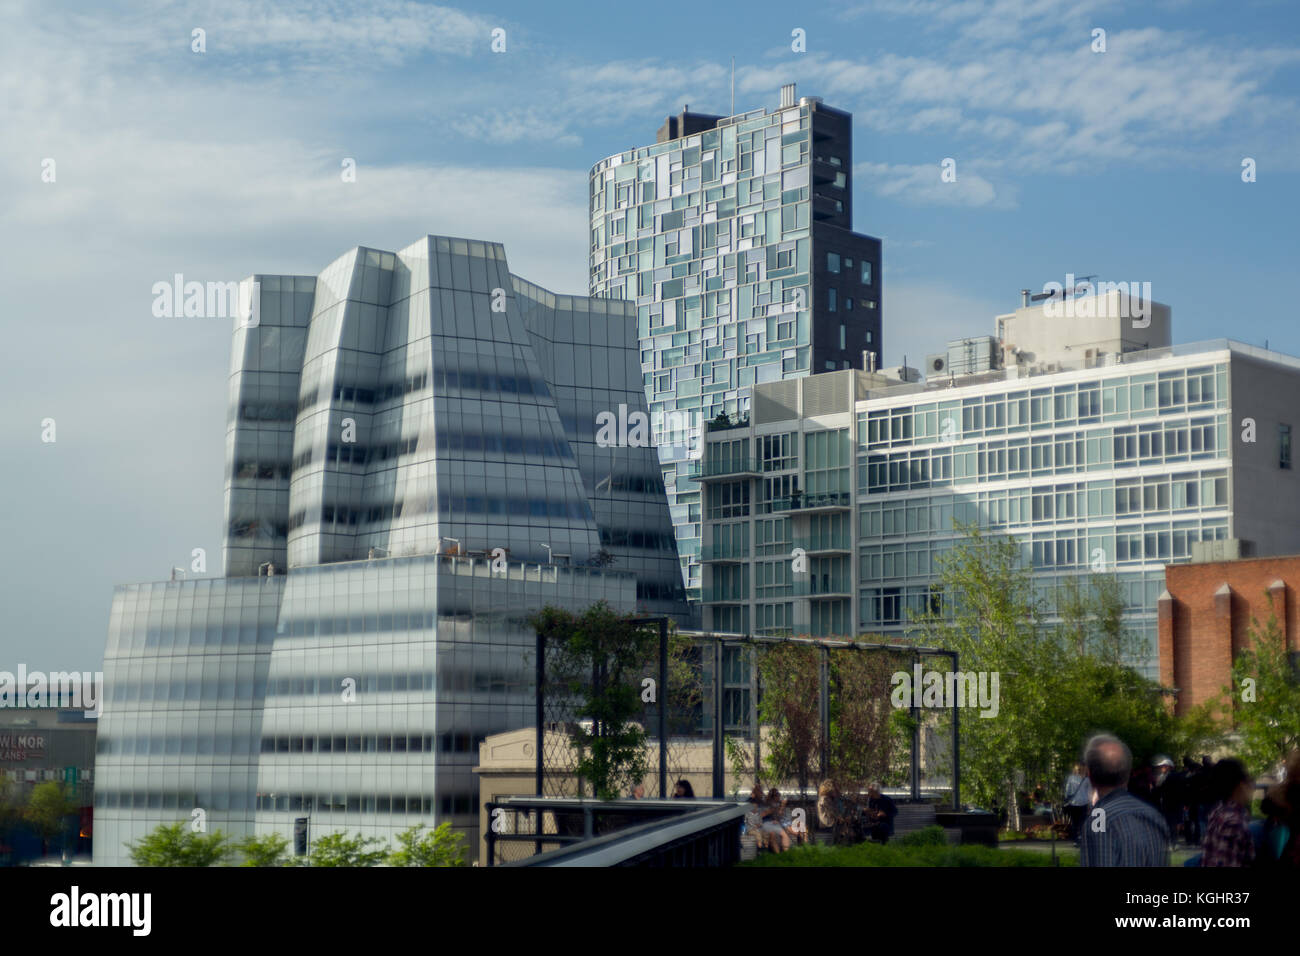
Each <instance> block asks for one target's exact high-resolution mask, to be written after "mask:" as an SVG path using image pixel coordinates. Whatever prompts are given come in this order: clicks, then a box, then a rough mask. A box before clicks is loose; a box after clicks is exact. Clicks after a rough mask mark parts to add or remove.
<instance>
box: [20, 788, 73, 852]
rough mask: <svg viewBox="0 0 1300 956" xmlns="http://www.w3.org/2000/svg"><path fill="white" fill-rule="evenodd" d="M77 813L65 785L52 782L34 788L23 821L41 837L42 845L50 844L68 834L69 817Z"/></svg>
mask: <svg viewBox="0 0 1300 956" xmlns="http://www.w3.org/2000/svg"><path fill="white" fill-rule="evenodd" d="M76 812H77V805H76V804H75V803H74V802H73V800H72V796H71V794H69V793H68V791H67V789H66V788H65V787H64V786H63V784H61V783H58V782H56V781H53V780H51V781H48V782H47V783H38V784H37V785H36V786H35V787H33V788H32V795H31V797H29V798H28V801H27V807H26V809H24V810H23V819H24V820H26V821H27V822H28V823H29V824H31V825H32V827H33V828H34V829H35V830H36V832H37V833H39V834H40V835H41V841H42V843H48V842H49V841H50V839H51V838H53V837H55V836H60V835H63V834H64V833H65V832H66V828H67V818H68V815H69V814H71V813H76Z"/></svg>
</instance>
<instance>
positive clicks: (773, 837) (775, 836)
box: [763, 787, 790, 853]
mask: <svg viewBox="0 0 1300 956" xmlns="http://www.w3.org/2000/svg"><path fill="white" fill-rule="evenodd" d="M784 812H785V801H784V800H782V799H781V791H780V790H778V789H776V787H773V788H772V789H771V790H769V791H768V792H767V804H766V806H764V808H763V832H764V833H765V834H767V845H768V848H769V849H771V850H772V851H773V852H774V853H781V852H783V851H785V850H788V849H790V831H789V830H788V829H786V827H785V825H784V824H783V822H782V819H781V817H782V815H783V814H784Z"/></svg>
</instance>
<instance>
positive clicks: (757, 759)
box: [749, 644, 763, 784]
mask: <svg viewBox="0 0 1300 956" xmlns="http://www.w3.org/2000/svg"><path fill="white" fill-rule="evenodd" d="M762 729H763V728H762V727H761V726H759V722H758V645H757V644H751V645H750V646H749V732H750V735H751V736H752V737H753V739H754V783H755V784H757V783H758V778H759V770H760V768H761V767H762V766H763V751H762V745H761V744H760V743H759V739H758V738H759V735H760V734H761V733H762Z"/></svg>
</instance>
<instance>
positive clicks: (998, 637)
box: [913, 527, 1064, 829]
mask: <svg viewBox="0 0 1300 956" xmlns="http://www.w3.org/2000/svg"><path fill="white" fill-rule="evenodd" d="M959 530H962V531H964V532H965V535H966V537H965V539H964V540H961V541H958V542H957V544H956V545H955V547H954V548H953V549H952V550H951V551H949V552H947V553H946V554H944V555H942V556H940V557H939V559H938V571H939V578H940V581H941V592H940V593H941V595H942V601H941V606H940V607H939V608H938V609H935V608H933V607H932V608H930V609H928V610H927V611H926V612H925V613H924V614H921V615H918V616H915V617H914V618H913V622H914V624H915V625H916V626H917V627H918V629H919V630H920V632H921V634H922V635H923V636H924V639H925V641H926V643H930V644H935V645H938V646H940V647H945V648H947V649H950V650H955V651H956V652H957V653H958V658H959V659H958V664H959V667H960V669H961V670H962V671H987V672H990V673H996V674H998V677H999V709H998V715H997V716H996V717H993V718H979V717H974V718H968V719H965V720H962V721H961V760H962V783H963V787H964V789H965V792H966V793H967V794H969V795H970V796H971V797H972V798H973V799H974V800H975V801H976V802H978V803H981V804H983V805H985V806H997V805H1001V806H1005V807H1006V808H1007V817H1008V823H1009V824H1010V825H1011V826H1012V827H1013V828H1016V829H1018V828H1019V822H1020V819H1019V801H1018V800H1017V799H1016V775H1017V771H1019V772H1021V773H1025V774H1026V775H1032V774H1034V773H1036V772H1041V771H1042V769H1044V768H1045V767H1046V766H1047V765H1048V764H1050V756H1049V755H1050V746H1049V745H1048V744H1047V743H1046V739H1047V736H1048V733H1047V731H1048V727H1047V724H1048V721H1049V720H1050V713H1051V702H1052V700H1053V698H1054V696H1056V695H1057V694H1058V692H1059V690H1060V688H1059V686H1058V685H1059V682H1060V677H1061V672H1062V670H1063V663H1064V655H1063V654H1062V653H1061V646H1062V644H1063V641H1058V640H1053V638H1052V635H1051V632H1050V631H1049V630H1048V629H1046V628H1045V627H1044V626H1043V612H1042V608H1041V606H1040V604H1039V601H1038V598H1037V596H1036V594H1035V592H1034V588H1033V583H1032V579H1031V577H1030V573H1029V569H1028V568H1026V567H1025V566H1024V565H1023V563H1022V558H1021V552H1020V548H1019V546H1018V544H1017V543H1016V541H1015V540H1014V539H1013V538H1010V537H1003V536H989V535H986V534H983V533H982V532H981V531H980V530H979V528H977V527H961V528H959Z"/></svg>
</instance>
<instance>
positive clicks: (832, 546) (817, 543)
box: [792, 535, 853, 554]
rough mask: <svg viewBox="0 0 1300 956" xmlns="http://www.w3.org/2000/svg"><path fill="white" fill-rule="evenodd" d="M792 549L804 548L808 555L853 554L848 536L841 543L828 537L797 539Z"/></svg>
mask: <svg viewBox="0 0 1300 956" xmlns="http://www.w3.org/2000/svg"><path fill="white" fill-rule="evenodd" d="M792 547H795V548H802V549H803V550H804V552H805V553H806V554H817V553H825V552H827V551H839V552H843V553H844V554H852V553H853V544H852V542H851V541H850V540H849V536H848V535H844V536H843V537H842V538H841V539H840V540H839V541H832V540H830V539H829V538H828V537H819V538H796V539H795V542H794V545H793V546H792Z"/></svg>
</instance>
